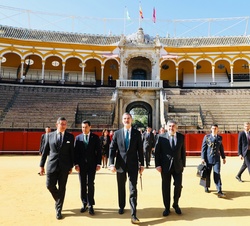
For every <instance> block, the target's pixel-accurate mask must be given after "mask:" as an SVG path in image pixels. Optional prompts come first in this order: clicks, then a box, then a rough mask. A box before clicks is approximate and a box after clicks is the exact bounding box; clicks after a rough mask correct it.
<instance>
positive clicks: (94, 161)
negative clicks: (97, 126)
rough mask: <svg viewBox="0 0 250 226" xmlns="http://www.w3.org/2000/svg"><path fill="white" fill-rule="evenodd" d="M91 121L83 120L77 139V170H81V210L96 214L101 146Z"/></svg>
mask: <svg viewBox="0 0 250 226" xmlns="http://www.w3.org/2000/svg"><path fill="white" fill-rule="evenodd" d="M90 129H91V124H90V121H88V120H85V121H83V122H82V133H81V134H79V135H78V136H76V139H75V170H76V171H77V172H79V180H80V186H81V200H82V204H83V207H82V208H81V210H80V212H81V213H84V212H85V211H86V210H87V209H88V211H89V214H90V215H94V214H95V212H94V208H93V206H94V205H95V200H94V193H95V175H96V171H98V170H100V169H101V159H102V153H101V146H100V139H99V136H98V135H96V134H94V133H92V132H91V131H90Z"/></svg>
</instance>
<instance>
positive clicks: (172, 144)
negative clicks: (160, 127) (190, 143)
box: [171, 135, 175, 149]
mask: <svg viewBox="0 0 250 226" xmlns="http://www.w3.org/2000/svg"><path fill="white" fill-rule="evenodd" d="M171 139H172V140H171V147H172V149H174V146H175V144H174V135H172V136H171Z"/></svg>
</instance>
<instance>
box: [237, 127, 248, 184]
mask: <svg viewBox="0 0 250 226" xmlns="http://www.w3.org/2000/svg"><path fill="white" fill-rule="evenodd" d="M249 130H250V123H249V122H245V123H244V131H242V132H240V133H239V136H238V155H239V157H240V159H241V160H243V164H242V166H241V168H240V170H239V172H238V174H237V175H236V179H237V180H238V181H239V182H243V180H242V179H241V175H242V173H243V172H244V171H245V169H246V168H248V172H249V173H250V131H249Z"/></svg>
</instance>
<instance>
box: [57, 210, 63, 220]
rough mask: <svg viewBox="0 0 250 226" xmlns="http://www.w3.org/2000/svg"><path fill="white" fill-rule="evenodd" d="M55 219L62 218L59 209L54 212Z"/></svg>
mask: <svg viewBox="0 0 250 226" xmlns="http://www.w3.org/2000/svg"><path fill="white" fill-rule="evenodd" d="M56 219H57V220H61V219H62V214H61V212H60V211H57V212H56Z"/></svg>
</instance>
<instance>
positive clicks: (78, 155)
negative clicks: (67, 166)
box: [74, 132, 102, 171]
mask: <svg viewBox="0 0 250 226" xmlns="http://www.w3.org/2000/svg"><path fill="white" fill-rule="evenodd" d="M83 139H84V136H83V133H81V134H79V135H78V136H76V139H75V161H74V164H75V165H79V166H80V169H81V168H83V167H88V168H91V169H93V170H94V171H95V170H96V166H97V165H101V160H102V153H101V146H100V139H99V136H97V135H96V134H94V133H92V132H90V135H89V142H88V146H87V148H85V146H84V140H83Z"/></svg>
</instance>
